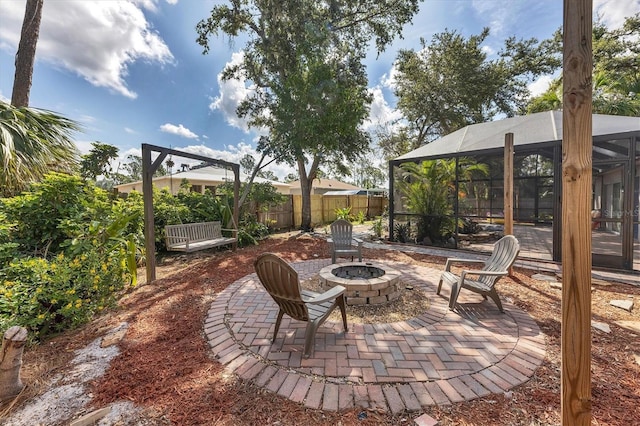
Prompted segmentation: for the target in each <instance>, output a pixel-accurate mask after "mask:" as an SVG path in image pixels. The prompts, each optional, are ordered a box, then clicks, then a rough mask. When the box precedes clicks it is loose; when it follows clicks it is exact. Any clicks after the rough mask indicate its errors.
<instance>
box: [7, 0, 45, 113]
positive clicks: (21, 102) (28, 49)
mask: <svg viewBox="0 0 640 426" xmlns="http://www.w3.org/2000/svg"><path fill="white" fill-rule="evenodd" d="M43 3H44V0H27V5H26V7H25V11H24V19H23V21H22V31H21V33H20V43H19V44H18V51H17V52H16V73H15V77H14V79H13V92H12V94H11V105H13V106H16V107H26V106H29V93H30V92H31V81H32V77H33V63H34V62H35V58H36V45H37V44H38V36H39V34H40V20H41V19H42V6H43Z"/></svg>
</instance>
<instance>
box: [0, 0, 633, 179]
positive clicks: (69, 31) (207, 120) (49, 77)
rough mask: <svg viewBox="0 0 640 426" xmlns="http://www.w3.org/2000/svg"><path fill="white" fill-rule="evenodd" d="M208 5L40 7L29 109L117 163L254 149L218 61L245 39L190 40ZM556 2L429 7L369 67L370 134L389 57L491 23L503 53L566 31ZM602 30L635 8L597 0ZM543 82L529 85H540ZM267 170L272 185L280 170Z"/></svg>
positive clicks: (0, 3) (1, 57)
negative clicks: (109, 152)
mask: <svg viewBox="0 0 640 426" xmlns="http://www.w3.org/2000/svg"><path fill="white" fill-rule="evenodd" d="M216 3H224V2H222V1H214V0H134V1H115V0H102V1H90V0H45V1H44V10H43V17H42V24H41V31H40V39H39V42H38V49H37V52H36V65H35V70H34V75H33V86H32V89H31V98H30V105H31V106H33V107H38V108H45V109H50V110H53V111H56V112H58V113H61V114H63V115H65V116H67V117H69V118H72V119H74V120H77V121H78V122H80V123H81V125H82V126H83V128H84V132H82V133H78V134H77V135H76V140H77V145H78V147H79V149H80V151H81V152H83V153H86V152H87V151H88V150H89V149H90V147H91V145H90V143H91V142H92V141H100V142H103V143H107V144H111V145H115V146H117V147H118V148H119V149H120V154H121V159H124V158H125V157H126V156H127V155H128V154H139V153H140V145H141V143H151V144H154V145H160V146H166V147H172V148H175V149H180V150H185V151H189V152H194V153H199V154H203V155H208V156H213V157H216V158H221V159H225V160H229V161H236V162H237V161H238V160H239V159H240V158H241V157H242V156H243V155H245V154H246V153H254V147H255V140H256V137H257V136H258V133H257V132H256V131H254V130H252V129H248V128H247V127H246V123H244V122H243V121H242V120H240V119H238V118H237V117H236V116H235V107H236V106H237V104H238V102H239V100H241V99H242V98H243V96H244V95H245V93H246V86H245V84H244V82H240V81H233V82H226V83H221V82H220V80H219V75H220V73H221V72H222V70H223V69H224V67H225V65H226V64H228V63H230V62H232V61H235V60H238V59H239V58H240V57H241V56H240V55H241V49H242V48H243V47H244V43H243V41H242V39H241V38H240V39H237V40H235V41H231V40H229V39H228V38H226V37H220V38H217V39H213V40H212V42H211V50H210V52H209V54H207V55H202V49H201V47H200V46H199V45H198V44H197V43H196V42H195V40H196V37H197V34H196V32H195V26H196V24H197V22H198V21H199V20H200V19H203V18H205V17H207V16H209V12H210V10H211V8H212V6H213V5H214V4H216ZM562 3H563V2H562V1H561V0H425V1H423V2H422V3H421V4H420V12H419V14H418V15H417V16H415V17H414V20H413V24H412V25H411V26H407V27H406V28H405V29H404V32H403V35H404V39H397V40H396V41H395V42H394V43H393V45H391V46H389V47H388V48H387V50H386V51H385V52H384V53H382V54H381V55H379V56H376V54H375V52H374V51H372V52H371V54H370V55H369V57H368V58H367V61H366V65H367V70H368V75H369V86H370V88H371V90H372V91H373V93H374V95H375V102H374V104H373V105H372V107H371V118H370V120H369V121H368V123H367V127H368V128H370V129H373V128H374V127H375V126H377V125H379V124H383V123H384V122H386V121H388V120H390V119H392V118H395V117H397V116H398V114H397V112H396V111H395V110H394V106H395V99H394V97H393V90H392V84H393V79H392V78H391V77H392V75H393V61H394V59H395V57H396V55H397V52H398V49H400V48H412V49H418V48H420V45H419V40H420V37H423V38H425V39H427V40H428V41H430V40H431V37H432V36H433V35H434V34H436V33H439V32H442V31H444V30H445V29H447V28H448V29H450V30H456V31H458V32H460V33H462V34H463V35H465V36H469V35H471V34H478V33H479V32H480V31H481V30H482V28H483V27H489V28H490V30H491V36H490V37H489V39H488V40H487V41H486V42H485V45H484V48H485V49H487V51H488V52H489V53H492V52H495V51H498V50H500V48H501V47H502V45H503V41H504V39H505V38H507V37H509V36H512V35H515V36H516V37H518V38H530V37H536V38H538V39H544V38H548V37H550V36H551V35H552V33H553V32H554V31H555V30H556V29H557V28H559V27H560V26H561V25H562ZM593 4H594V11H595V13H597V14H599V15H600V16H601V17H602V19H603V20H604V22H605V23H606V24H607V25H609V26H610V27H618V26H619V25H620V24H621V23H622V22H623V20H624V17H626V16H631V15H633V14H634V13H637V12H640V0H594V1H593ZM24 8H25V0H0V97H2V98H4V99H7V98H10V97H11V90H12V85H13V75H14V71H15V68H14V56H15V52H16V48H17V44H18V41H19V37H20V28H21V25H22V19H23V15H24ZM547 82H548V78H543V79H541V80H540V81H538V82H532V86H531V88H532V90H533V91H535V92H540V91H542V90H544V89H545V85H546V83H547ZM271 170H272V171H273V172H274V173H276V175H278V176H280V177H284V176H285V175H286V174H287V173H289V172H290V171H292V170H291V169H289V168H288V167H287V166H285V165H280V166H277V165H274V166H272V167H271Z"/></svg>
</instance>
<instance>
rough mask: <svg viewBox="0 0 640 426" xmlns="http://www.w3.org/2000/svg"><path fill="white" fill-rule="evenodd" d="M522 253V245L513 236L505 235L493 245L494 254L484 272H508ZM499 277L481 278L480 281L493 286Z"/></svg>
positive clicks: (485, 265)
mask: <svg viewBox="0 0 640 426" xmlns="http://www.w3.org/2000/svg"><path fill="white" fill-rule="evenodd" d="M518 253H520V243H519V242H518V240H517V239H516V237H514V236H513V235H505V236H504V237H502V238H500V239H499V240H498V241H496V243H495V244H494V245H493V252H492V253H491V256H489V259H487V261H486V262H485V264H484V268H482V270H483V271H491V272H494V271H508V270H509V268H511V266H512V265H513V262H515V260H516V257H518ZM498 278H499V277H497V276H486V275H485V276H481V277H480V278H479V279H478V281H480V282H483V283H485V284H487V285H489V286H493V285H494V284H495V282H496V281H497V279H498Z"/></svg>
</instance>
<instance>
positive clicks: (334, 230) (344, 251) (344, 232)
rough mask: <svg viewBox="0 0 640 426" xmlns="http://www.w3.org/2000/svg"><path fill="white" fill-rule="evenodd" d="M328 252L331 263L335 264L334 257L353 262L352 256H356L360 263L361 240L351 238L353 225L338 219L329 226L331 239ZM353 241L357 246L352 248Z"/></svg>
mask: <svg viewBox="0 0 640 426" xmlns="http://www.w3.org/2000/svg"><path fill="white" fill-rule="evenodd" d="M327 241H328V242H329V250H331V263H336V257H338V256H340V257H345V256H346V257H349V256H351V261H353V257H354V256H356V255H357V256H358V261H359V262H362V240H361V239H359V238H353V225H352V224H351V223H350V222H349V221H348V220H345V219H338V220H336V221H335V222H333V223H332V224H331V238H329V239H327ZM353 241H355V242H356V244H357V246H355V247H354V246H353V245H352V242H353Z"/></svg>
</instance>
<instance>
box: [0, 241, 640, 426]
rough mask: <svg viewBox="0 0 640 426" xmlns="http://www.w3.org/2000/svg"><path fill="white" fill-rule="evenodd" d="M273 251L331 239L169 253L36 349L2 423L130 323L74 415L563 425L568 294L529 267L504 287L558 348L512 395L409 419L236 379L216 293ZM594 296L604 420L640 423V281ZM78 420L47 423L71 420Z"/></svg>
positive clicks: (312, 253) (305, 249)
mask: <svg viewBox="0 0 640 426" xmlns="http://www.w3.org/2000/svg"><path fill="white" fill-rule="evenodd" d="M265 251H270V252H275V253H278V254H280V255H282V256H283V257H284V258H285V259H287V260H288V261H291V262H293V261H301V260H308V259H315V258H318V257H329V253H328V251H327V243H326V241H325V240H324V239H323V238H319V237H317V236H313V235H310V234H301V233H291V234H281V235H276V236H272V237H271V238H269V239H267V240H265V241H263V242H261V243H260V245H259V246H254V247H247V248H242V249H239V250H238V251H236V252H231V251H220V252H213V251H212V252H200V253H194V254H190V255H178V256H172V257H167V258H164V259H159V267H158V278H159V279H158V280H156V281H155V282H153V283H152V284H150V285H142V286H140V287H138V288H137V289H135V290H134V291H131V292H130V293H129V294H127V295H126V296H125V297H124V298H123V299H122V300H121V302H120V304H119V308H118V309H117V310H116V311H113V312H110V313H108V314H106V315H104V316H102V317H100V318H98V319H96V320H95V321H93V322H92V323H91V324H88V325H87V326H85V327H83V328H82V329H80V330H75V331H71V332H68V333H65V334H63V335H60V336H57V337H55V338H52V339H51V340H49V341H46V342H43V343H41V344H40V345H38V346H36V347H32V348H28V349H27V350H26V351H25V355H24V364H23V376H22V377H23V381H24V382H25V384H26V385H27V387H26V389H25V390H24V391H23V393H22V394H21V395H20V396H19V397H18V398H17V399H16V400H15V401H14V403H13V404H10V405H8V406H7V405H5V406H4V407H0V423H2V424H5V423H6V424H20V423H19V422H17V421H16V418H15V417H16V415H17V413H20V410H21V409H23V408H24V407H25V406H26V405H28V404H29V403H30V402H33V401H34V400H36V399H37V398H38V397H39V396H42V395H43V394H45V393H46V392H47V391H48V390H50V387H51V386H52V384H51V383H52V378H54V377H60V376H65V375H67V376H68V375H69V370H70V369H71V368H72V366H73V364H72V362H71V360H72V359H74V356H77V353H78V352H77V351H78V350H82V349H83V348H86V347H88V346H89V345H90V344H92V342H95V340H96V339H97V338H99V337H101V336H104V335H105V333H106V332H107V331H108V330H112V329H115V328H117V327H122V324H126V325H127V328H126V334H125V337H124V338H123V339H122V340H121V341H120V342H119V343H118V349H119V353H118V354H117V355H115V356H113V357H112V358H110V361H109V363H108V365H106V367H105V368H106V371H105V372H104V374H101V375H100V376H99V377H96V378H94V379H92V380H90V381H89V382H88V383H89V384H88V386H87V389H86V391H85V393H86V394H85V395H84V396H85V397H86V398H87V401H89V402H88V403H87V404H84V406H83V407H82V409H81V410H77V411H76V412H74V413H72V414H71V418H77V417H78V416H79V415H81V414H84V413H88V412H90V411H92V410H96V409H99V408H101V407H105V406H109V405H110V404H114V403H120V404H122V403H127V404H128V405H126V406H127V407H137V409H139V410H140V411H139V412H136V414H135V420H133V421H132V420H131V418H129V420H128V421H122V420H121V421H120V424H132V423H135V424H145V425H168V424H173V425H213V424H215V425H257V424H263V425H300V424H305V425H336V424H342V425H398V424H408V425H410V424H414V423H413V419H415V418H417V417H418V416H420V415H421V414H423V413H426V414H428V415H429V416H431V417H433V418H434V419H436V420H437V421H438V422H439V423H438V424H439V425H527V426H529V425H558V424H560V371H561V369H560V328H561V323H560V318H561V304H560V298H561V290H559V289H556V288H552V286H551V285H550V283H549V282H547V281H544V280H536V279H532V278H531V276H532V275H533V274H535V273H536V272H535V271H529V270H524V269H519V268H515V269H514V275H513V277H511V278H506V279H503V280H502V281H501V282H500V283H499V284H498V285H499V292H500V294H501V295H502V296H503V297H505V298H508V299H509V300H510V301H512V302H513V303H514V304H516V305H517V306H519V307H520V308H522V309H523V310H525V311H526V312H527V313H528V314H529V315H531V316H532V317H533V318H534V319H535V320H536V322H537V324H538V325H539V327H540V328H541V330H542V331H543V333H544V334H545V336H546V342H547V356H546V358H545V360H544V362H543V364H542V365H541V366H540V368H539V369H538V370H537V371H536V373H535V374H534V376H533V377H532V378H531V380H529V381H528V382H527V383H525V384H523V385H521V386H519V387H517V388H515V389H513V390H512V391H511V392H507V393H505V394H500V395H497V394H493V395H490V396H487V397H484V398H480V399H477V400H474V401H471V402H465V403H459V404H454V405H451V406H441V407H438V406H433V407H428V408H427V409H426V410H425V411H424V412H409V413H403V414H402V415H398V416H391V415H389V414H386V413H381V412H376V411H371V410H365V411H363V410H361V409H353V410H350V411H346V412H340V413H332V412H323V411H319V410H311V409H307V408H305V407H304V406H302V405H300V404H297V403H294V402H291V401H289V400H287V399H284V398H282V397H280V396H278V395H274V394H272V393H269V392H267V391H264V390H263V389H260V388H257V387H255V386H254V385H252V384H251V383H244V382H242V381H240V380H239V379H237V378H236V377H234V376H229V375H226V374H225V373H224V370H223V368H222V366H221V365H220V364H219V363H218V362H217V361H215V360H213V359H212V356H211V352H210V350H209V347H208V344H207V342H206V340H205V336H204V331H203V322H204V318H205V315H206V312H207V310H208V308H209V306H210V304H211V301H212V300H213V299H214V298H215V296H216V294H217V293H219V292H221V291H222V290H224V289H225V288H226V287H227V286H228V285H229V284H231V283H233V282H234V281H236V280H237V279H239V278H241V277H243V276H245V275H247V274H250V273H252V272H253V271H254V270H253V261H254V259H255V258H256V256H257V254H259V253H262V252H265ZM363 254H364V256H365V257H366V258H370V259H373V258H385V259H392V260H395V261H400V262H406V263H414V264H419V265H423V266H430V267H434V268H438V269H441V268H442V267H443V265H444V261H445V259H443V258H439V257H434V256H428V255H420V254H410V253H400V252H397V251H390V250H377V249H376V250H373V249H372V250H369V249H365V250H364V253H363ZM142 273H144V271H142ZM591 297H592V315H593V317H592V318H593V320H594V321H598V322H601V323H605V324H607V325H609V326H610V329H611V332H610V333H605V332H602V331H599V330H595V329H592V331H593V333H592V361H591V365H592V378H591V379H592V380H591V387H592V424H595V425H624V426H630V425H634V424H640V365H639V363H640V336H639V335H638V333H637V331H636V332H633V331H631V330H629V329H628V328H625V327H623V326H621V325H620V324H624V323H620V321H640V314H639V313H638V312H639V311H640V306H638V305H640V287H637V286H632V285H628V284H621V283H613V282H602V281H597V280H596V281H594V283H593V291H592V294H591ZM611 300H634V302H635V304H636V306H635V308H634V309H633V310H632V312H627V311H625V310H623V309H620V308H617V307H613V306H611V305H610V301H611ZM71 418H67V419H64V420H55V421H52V422H47V421H45V422H44V423H43V424H69V421H70V420H71ZM89 424H92V423H89ZM101 424H104V423H101Z"/></svg>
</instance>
